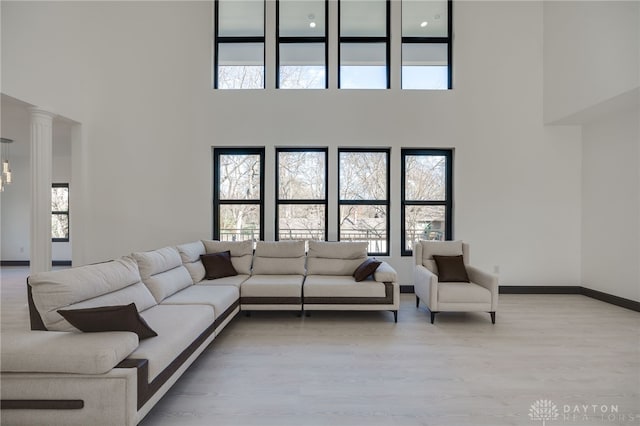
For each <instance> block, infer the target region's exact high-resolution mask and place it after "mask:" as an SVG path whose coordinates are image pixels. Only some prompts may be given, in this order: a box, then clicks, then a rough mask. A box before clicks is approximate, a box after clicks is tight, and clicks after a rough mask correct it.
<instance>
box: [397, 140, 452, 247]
mask: <svg viewBox="0 0 640 426" xmlns="http://www.w3.org/2000/svg"><path fill="white" fill-rule="evenodd" d="M401 157H402V160H401V179H402V188H401V190H402V194H401V203H402V206H401V215H402V217H401V228H402V229H401V233H402V237H401V238H402V253H401V254H402V256H411V255H412V252H413V250H412V247H413V243H414V242H415V241H416V240H450V239H452V238H453V232H452V231H453V224H452V217H453V214H452V213H453V212H452V209H453V183H452V181H453V164H452V157H453V155H452V151H451V150H448V149H405V148H403V149H402V150H401Z"/></svg>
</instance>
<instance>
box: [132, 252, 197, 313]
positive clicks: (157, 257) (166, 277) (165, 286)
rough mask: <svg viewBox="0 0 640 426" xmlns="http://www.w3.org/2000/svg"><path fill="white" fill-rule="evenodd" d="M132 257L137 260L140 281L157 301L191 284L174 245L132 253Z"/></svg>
mask: <svg viewBox="0 0 640 426" xmlns="http://www.w3.org/2000/svg"><path fill="white" fill-rule="evenodd" d="M133 257H134V259H135V260H136V262H138V268H139V269H140V277H142V282H143V283H144V284H145V285H146V286H147V287H148V288H149V290H150V291H151V294H153V297H155V299H156V301H157V302H158V303H160V302H162V301H163V300H164V299H166V298H167V297H169V296H171V295H172V294H174V293H176V292H178V291H180V290H182V289H183V288H186V287H189V286H190V285H192V284H193V279H192V278H191V275H190V274H189V271H187V268H185V267H184V265H182V258H181V257H180V253H178V250H177V249H176V248H174V247H164V248H161V249H158V250H153V251H146V252H138V253H133Z"/></svg>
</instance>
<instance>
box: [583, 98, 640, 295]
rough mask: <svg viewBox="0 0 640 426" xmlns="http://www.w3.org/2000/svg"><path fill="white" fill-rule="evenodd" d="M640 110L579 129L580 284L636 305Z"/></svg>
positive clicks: (638, 285) (639, 239)
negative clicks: (634, 301) (580, 200)
mask: <svg viewBox="0 0 640 426" xmlns="http://www.w3.org/2000/svg"><path fill="white" fill-rule="evenodd" d="M638 117H640V110H639V109H638V108H635V109H631V110H629V111H626V112H624V113H620V114H614V115H613V116H609V117H604V118H602V119H601V120H598V121H595V122H593V123H589V124H587V125H585V126H584V129H583V138H584V145H583V164H582V179H583V189H582V282H583V285H584V286H585V287H588V288H592V289H594V290H599V291H603V292H605V293H609V294H613V295H616V296H619V297H624V298H627V299H631V300H636V301H640V130H639V124H638V123H639V121H638Z"/></svg>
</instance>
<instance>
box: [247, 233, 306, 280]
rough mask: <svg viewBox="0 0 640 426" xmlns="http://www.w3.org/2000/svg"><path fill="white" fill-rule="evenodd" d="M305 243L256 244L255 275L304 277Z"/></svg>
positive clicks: (262, 242) (254, 257)
mask: <svg viewBox="0 0 640 426" xmlns="http://www.w3.org/2000/svg"><path fill="white" fill-rule="evenodd" d="M304 250H305V246H304V241H275V242H265V241H258V242H257V243H256V252H255V254H254V256H253V271H252V273H253V274H254V275H287V274H294V275H304V274H305V272H306V270H305V266H304V264H305V252H304Z"/></svg>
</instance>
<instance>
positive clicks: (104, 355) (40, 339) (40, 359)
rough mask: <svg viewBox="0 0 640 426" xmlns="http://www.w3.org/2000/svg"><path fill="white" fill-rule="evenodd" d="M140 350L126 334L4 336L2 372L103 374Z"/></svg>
mask: <svg viewBox="0 0 640 426" xmlns="http://www.w3.org/2000/svg"><path fill="white" fill-rule="evenodd" d="M137 347H138V336H137V335H136V334H135V333H130V332H127V331H113V332H104V333H74V332H66V331H15V332H6V333H4V332H3V333H2V353H1V354H0V356H1V357H2V371H3V372H12V373H74V374H103V373H106V372H108V371H110V370H111V369H112V368H113V367H115V366H116V365H117V364H118V363H119V362H120V361H122V360H123V359H125V358H126V357H127V356H128V355H129V354H130V353H131V352H133V351H134V350H135V349H136V348H137Z"/></svg>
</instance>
